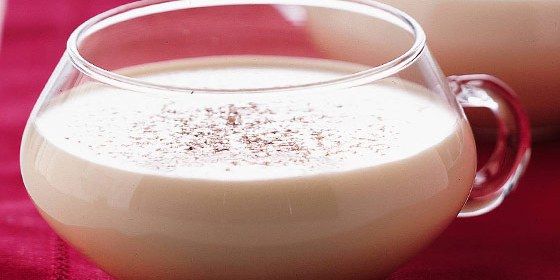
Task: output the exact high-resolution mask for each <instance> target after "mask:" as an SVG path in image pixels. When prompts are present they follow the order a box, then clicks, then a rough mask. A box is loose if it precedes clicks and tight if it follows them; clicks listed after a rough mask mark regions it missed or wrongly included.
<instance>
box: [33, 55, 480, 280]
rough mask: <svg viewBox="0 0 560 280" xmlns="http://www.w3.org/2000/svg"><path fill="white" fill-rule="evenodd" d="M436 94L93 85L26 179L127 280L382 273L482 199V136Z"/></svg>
mask: <svg viewBox="0 0 560 280" xmlns="http://www.w3.org/2000/svg"><path fill="white" fill-rule="evenodd" d="M356 67H357V66H355V65H350V64H342V63H339V62H332V61H320V60H312V59H285V58H283V59H280V58H275V59H272V58H268V59H267V58H264V57H225V58H207V59H192V60H183V61H175V62H167V63H159V64H154V65H144V66H141V67H137V68H135V69H129V70H128V73H129V74H130V75H135V76H137V77H138V78H142V79H145V80H148V81H151V82H157V83H162V84H167V85H175V86H181V85H183V86H185V85H190V86H193V87H204V86H211V87H212V88H256V87H261V86H270V85H271V83H272V84H274V85H275V86H287V85H290V84H301V83H305V82H313V81H320V80H326V79H330V78H335V77H339V76H340V75H341V74H347V73H350V72H352V71H355V70H356ZM433 95H434V94H431V93H429V92H428V91H427V90H426V89H424V88H422V87H420V86H418V85H414V84H412V83H409V82H406V81H404V80H400V79H396V78H390V79H386V80H384V81H381V82H378V83H376V84H371V85H368V86H365V87H356V88H351V89H344V90H343V92H341V90H337V91H325V90H317V91H316V92H306V93H297V92H293V93H287V92H284V93H261V94H259V93H257V94H255V93H252V94H247V93H239V94H233V95H232V94H228V95H226V94H217V95H212V94H199V93H193V94H188V93H187V94H185V93H169V94H165V93H154V94H147V93H137V92H129V91H124V90H118V89H115V88H105V87H102V86H99V85H94V84H86V85H83V86H80V87H77V88H75V89H74V90H72V91H69V92H65V93H62V94H60V96H58V97H56V98H54V99H53V102H52V103H51V104H49V105H48V106H46V109H45V110H43V111H41V112H38V116H37V118H35V119H34V122H33V123H32V124H30V125H29V126H28V128H27V130H26V132H25V135H24V143H23V153H22V172H23V175H24V178H25V184H26V186H27V188H28V191H29V193H30V195H31V196H32V198H33V200H34V201H35V203H36V204H37V206H38V208H39V209H40V211H41V213H42V215H43V216H44V217H45V218H46V220H47V221H48V222H49V224H50V225H51V226H52V227H53V228H54V229H55V230H56V231H57V232H58V233H59V234H60V235H61V236H63V237H64V238H65V239H66V240H68V241H70V242H71V243H72V244H74V245H75V246H76V247H77V248H78V249H79V250H80V251H82V252H83V253H85V254H86V255H87V256H89V257H90V258H92V259H93V260H94V261H95V262H96V263H98V264H99V265H100V266H101V267H102V268H103V269H105V270H106V271H108V272H109V273H111V274H113V275H115V276H117V277H120V278H128V279H133V278H134V279H142V278H146V279H147V278H153V279H156V278H159V279H161V278H191V279H202V278H204V279H220V278H227V279H231V278H238V279H255V278H266V279H283V278H317V279H325V278H327V279H328V278H337V277H338V278H341V277H342V278H370V279H371V278H378V277H382V276H385V275H387V273H389V272H390V271H391V270H393V269H394V268H395V267H396V266H398V265H399V264H401V263H403V262H404V261H406V260H407V259H408V258H409V257H411V256H412V255H414V254H415V253H417V252H418V251H419V250H420V249H422V248H423V247H425V246H426V245H427V244H428V243H429V242H430V241H431V240H432V239H433V238H434V237H435V236H436V235H437V234H438V233H439V232H441V231H442V230H443V228H445V226H447V224H448V223H449V222H450V221H451V220H452V219H453V218H455V217H456V215H457V213H458V211H459V210H460V209H461V207H462V205H463V203H464V201H465V200H466V197H467V196H468V193H469V191H470V187H471V184H472V181H473V177H474V171H475V165H476V163H475V161H476V155H475V148H474V143H473V139H472V135H471V132H470V129H469V128H468V125H467V124H466V123H465V122H463V121H462V120H461V119H460V118H459V117H458V116H457V115H456V114H455V113H453V112H452V111H451V110H450V109H448V107H446V106H445V105H443V103H441V102H440V101H437V100H438V99H436V98H434V97H431V96H433Z"/></svg>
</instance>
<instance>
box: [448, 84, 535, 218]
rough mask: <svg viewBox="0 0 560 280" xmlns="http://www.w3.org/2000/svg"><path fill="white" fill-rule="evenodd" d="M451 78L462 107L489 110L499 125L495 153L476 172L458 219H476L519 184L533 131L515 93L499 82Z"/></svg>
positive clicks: (498, 203) (529, 152)
mask: <svg viewBox="0 0 560 280" xmlns="http://www.w3.org/2000/svg"><path fill="white" fill-rule="evenodd" d="M448 79H449V82H450V85H451V89H452V91H453V92H454V93H455V94H456V95H457V100H458V101H459V104H461V106H463V107H464V108H486V109H489V110H490V111H492V113H493V114H494V116H495V118H496V121H497V125H498V128H497V129H498V133H497V139H496V146H495V147H494V151H493V153H492V155H491V156H490V158H489V159H488V161H487V163H486V164H485V165H484V166H483V167H482V168H481V169H480V170H479V171H478V172H477V174H476V177H475V181H474V185H473V188H472V191H471V194H470V196H469V199H468V201H467V202H466V204H465V206H464V207H463V209H462V210H461V213H459V217H473V216H478V215H482V214H485V213H487V212H489V211H491V210H493V209H494V208H496V207H497V206H498V205H500V203H501V202H502V201H503V199H504V198H505V197H506V196H507V195H508V193H509V192H510V191H511V190H513V189H514V188H515V186H516V185H517V183H518V180H519V177H520V176H521V174H522V173H523V172H524V171H525V167H526V166H527V163H528V162H529V158H530V156H531V129H530V125H529V118H528V117H527V114H526V113H525V111H524V110H523V108H522V106H521V103H520V101H519V99H518V98H517V96H516V94H515V92H514V90H513V89H512V88H510V87H509V86H508V85H507V84H506V83H504V82H503V81H501V80H500V79H498V78H496V77H493V76H490V75H484V74H475V75H463V76H451V77H448ZM511 117H513V118H511Z"/></svg>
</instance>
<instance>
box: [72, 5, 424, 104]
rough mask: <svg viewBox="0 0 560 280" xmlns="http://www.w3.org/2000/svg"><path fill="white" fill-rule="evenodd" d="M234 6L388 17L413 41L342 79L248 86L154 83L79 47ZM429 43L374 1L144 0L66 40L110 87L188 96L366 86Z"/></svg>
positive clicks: (412, 23)
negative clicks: (164, 19) (166, 19)
mask: <svg viewBox="0 0 560 280" xmlns="http://www.w3.org/2000/svg"><path fill="white" fill-rule="evenodd" d="M232 5H293V6H311V7H319V8H330V9H336V10H342V11H348V12H353V13H358V14H362V15H366V16H371V17H375V18H378V19H381V20H385V21H387V22H390V23H392V24H394V25H397V26H399V27H401V28H403V29H405V30H406V31H408V32H409V33H411V34H412V35H413V37H414V42H413V44H412V46H411V47H410V49H408V50H407V51H406V52H404V53H403V54H401V55H400V56H398V57H396V58H394V59H392V60H390V61H388V62H386V63H384V64H381V65H378V66H374V67H369V68H368V69H366V70H363V71H360V72H356V73H353V74H348V75H344V76H341V77H339V78H335V79H330V80H325V81H321V82H315V83H307V84H301V85H295V86H285V87H266V88H249V89H246V88H239V89H220V88H191V87H174V86H166V85H161V84H156V83H150V82H147V81H143V80H140V79H136V78H132V77H128V76H124V75H121V74H118V73H116V72H113V71H110V70H106V69H103V68H101V67H99V66H97V65H95V64H94V63H92V62H90V61H88V60H87V59H86V58H84V57H83V56H82V55H81V54H80V52H79V50H78V46H79V44H80V40H81V39H82V38H85V37H87V36H88V35H89V34H92V33H94V32H97V31H99V30H102V29H104V28H105V27H108V26H111V25H112V24H115V23H119V22H122V21H126V20H130V19H134V18H138V17H143V16H148V15H152V14H157V13H163V12H169V11H174V10H179V9H188V8H199V7H213V6H232ZM425 46H426V34H425V33H424V30H423V29H422V27H421V26H420V24H419V23H418V22H417V21H416V20H415V19H413V18H412V17H411V16H409V15H408V14H406V13H405V12H403V11H401V10H399V9H397V8H394V7H392V6H389V5H386V4H383V3H380V2H377V1H373V0H321V1H316V0H142V1H137V2H133V3H130V4H125V5H122V6H119V7H117V8H114V9H111V10H108V11H106V12H104V13H101V14H99V15H97V16H95V17H92V18H91V19H89V20H87V21H86V22H84V23H83V24H81V25H80V26H79V27H78V28H76V30H74V32H72V34H71V35H70V37H69V39H68V42H67V53H68V56H69V58H70V61H71V62H72V64H73V65H74V66H75V67H76V68H77V69H78V70H79V71H80V72H82V73H83V74H84V75H86V76H89V77H90V78H92V79H93V80H96V81H98V82H101V83H104V84H107V85H110V86H115V87H118V88H122V89H126V90H133V91H140V92H150V93H153V92H154V91H163V92H181V93H189V94H193V93H197V94H198V93H221V94H223V93H264V92H286V91H302V90H303V91H306V90H311V89H317V88H322V89H336V88H348V87H353V86H359V85H364V84H367V83H372V82H375V81H377V80H380V79H383V78H386V77H389V76H391V75H394V74H396V73H398V72H400V71H401V70H403V69H405V68H406V67H408V66H409V65H411V64H412V63H414V62H415V61H416V60H417V58H418V57H419V56H420V55H421V54H422V52H423V51H424V48H425Z"/></svg>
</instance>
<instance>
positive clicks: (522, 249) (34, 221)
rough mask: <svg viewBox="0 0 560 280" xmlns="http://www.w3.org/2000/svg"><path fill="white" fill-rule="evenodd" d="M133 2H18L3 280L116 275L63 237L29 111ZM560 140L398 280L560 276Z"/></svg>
mask: <svg viewBox="0 0 560 280" xmlns="http://www.w3.org/2000/svg"><path fill="white" fill-rule="evenodd" d="M125 2H127V1H126V0H89V1H85V0H83V1H82V0H80V1H78V0H11V2H10V3H9V7H8V15H7V22H6V29H5V31H6V32H5V34H4V35H5V37H4V41H3V48H2V50H1V53H0V187H1V189H0V279H110V277H109V276H107V275H106V274H105V273H104V272H103V271H101V270H100V269H98V268H96V267H95V266H94V265H93V264H91V263H90V262H88V261H87V260H85V259H84V258H83V257H82V256H80V255H79V254H78V253H76V252H75V251H74V250H72V249H71V248H69V247H68V246H67V245H66V244H65V243H64V242H62V241H60V239H58V238H57V237H56V235H55V234H54V233H53V232H52V231H51V230H50V229H49V227H48V226H47V225H46V223H45V222H44V221H43V220H42V219H41V217H40V216H39V215H38V213H37V212H36V210H35V208H34V207H33V204H32V202H31V201H30V200H29V198H28V196H27V194H26V192H25V189H24V187H23V183H22V180H21V176H20V173H19V164H18V154H19V143H20V136H21V133H22V131H23V128H24V125H25V121H26V119H27V116H28V114H29V112H30V110H31V108H32V106H33V104H34V102H35V100H36V99H37V97H38V95H39V93H40V91H41V89H42V87H43V85H44V84H45V82H46V80H47V78H48V77H49V75H50V73H51V71H52V70H53V68H54V66H55V64H56V63H57V61H58V59H59V57H60V55H61V53H62V52H63V50H64V47H65V42H66V38H67V37H68V35H69V34H70V32H71V31H72V30H73V29H74V28H75V27H76V26H77V25H78V24H79V23H81V22H82V21H84V20H85V19H87V18H89V17H91V16H92V15H95V14H96V13H99V12H100V11H103V10H106V9H108V8H110V7H113V6H116V5H119V4H122V3H125ZM559 144H560V143H545V144H539V145H538V146H536V147H535V148H534V155H533V160H532V162H531V165H530V167H529V169H528V171H527V174H526V176H525V177H524V178H523V179H522V183H521V185H520V186H519V188H518V190H517V191H515V192H514V193H513V194H512V195H511V196H510V197H508V199H507V200H506V202H505V203H504V204H503V205H502V206H501V207H500V208H498V209H497V210H495V211H494V212H492V213H490V214H487V215H485V216H483V217H478V218H471V219H462V220H459V219H458V220H457V221H455V222H454V223H453V224H452V225H451V226H450V227H449V229H448V230H447V231H446V232H445V233H444V234H443V235H442V236H441V237H440V238H439V239H438V240H437V241H436V242H435V243H434V244H433V245H432V246H431V247H430V248H428V249H427V250H425V251H424V252H423V253H422V254H420V255H418V256H417V257H416V258H415V259H414V260H412V261H411V262H409V263H408V264H407V265H405V266H403V267H402V268H401V269H400V270H399V271H397V272H396V273H394V274H393V276H392V278H393V279H442V278H443V279H560V218H559V216H560V215H559V212H560V188H559V187H560V176H559V175H560V174H559V173H560V172H559V171H560V169H559V168H558V164H557V161H558V160H560V145H559Z"/></svg>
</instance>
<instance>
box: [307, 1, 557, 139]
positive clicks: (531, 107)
mask: <svg viewBox="0 0 560 280" xmlns="http://www.w3.org/2000/svg"><path fill="white" fill-rule="evenodd" d="M381 2H383V3H387V4H389V5H392V6H394V7H397V8H399V9H401V10H403V11H405V12H406V13H408V14H410V15H411V16H412V17H413V18H414V19H416V20H417V21H418V22H419V23H420V25H421V26H422V28H423V29H424V30H425V31H426V33H427V36H428V45H429V47H430V50H431V51H432V53H433V55H434V56H435V57H436V59H437V61H438V63H439V65H440V66H441V68H442V70H443V71H444V73H445V74H447V75H461V74H466V73H485V74H490V75H494V76H496V77H498V78H500V79H502V80H504V81H505V82H506V83H508V84H509V85H510V86H511V87H512V88H513V89H515V90H516V92H517V94H518V95H519V97H520V99H521V101H522V103H523V105H524V107H525V109H526V110H527V111H528V113H529V116H530V118H531V122H532V126H533V128H534V130H533V131H534V135H535V137H536V138H537V139H550V138H552V137H555V138H557V137H560V111H559V110H557V108H558V107H559V106H560V79H559V78H558V75H559V73H560V63H559V61H560V28H559V27H558V26H560V17H559V16H558V15H559V14H560V1H555V0H524V1H505V0H476V1H473V0H431V1H409V0H385V1H381ZM310 18H311V19H310V20H311V21H314V22H316V30H311V32H310V33H311V34H312V35H313V34H319V36H314V35H313V36H314V37H315V38H316V40H317V41H318V44H319V45H320V46H322V47H323V48H325V49H327V51H328V52H330V53H331V54H332V55H333V56H334V57H340V56H343V57H347V56H353V59H352V61H364V60H366V58H367V57H368V56H375V55H376V53H377V52H376V51H377V50H373V51H371V52H364V53H359V52H357V51H354V52H353V51H348V49H349V48H348V46H346V45H341V43H331V41H334V40H340V39H339V38H337V37H336V36H329V35H328V34H329V32H330V33H333V32H334V33H336V34H339V33H344V34H346V35H343V36H346V37H348V38H347V39H346V41H348V42H354V41H357V39H355V38H360V39H361V41H360V42H362V43H364V44H366V43H376V44H377V45H380V44H379V43H377V42H378V41H380V40H383V38H382V37H380V36H378V35H371V36H367V34H368V33H367V32H368V30H367V29H366V28H359V27H356V26H360V25H363V26H364V27H365V26H370V25H366V24H368V21H366V20H363V22H360V21H361V20H353V21H344V20H342V19H338V20H337V22H336V24H335V23H332V19H337V17H336V15H335V13H334V12H330V13H329V12H321V13H318V12H317V13H316V14H315V13H311V14H310ZM338 18H340V17H338ZM326 26H328V29H326V28H325V27H326ZM325 30H328V31H325ZM336 30H339V31H336ZM370 33H375V34H383V33H380V32H378V31H377V30H376V32H370ZM368 38H369V39H368ZM337 45H340V46H339V47H337V48H335V47H336V46H337ZM381 46H383V45H381ZM408 46H409V43H408V42H404V43H403V46H401V48H400V49H406V48H407V47H408ZM384 52H388V51H387V50H383V51H380V53H384ZM397 53H398V52H397ZM472 117H473V119H472V120H471V121H473V123H474V124H476V125H477V126H478V125H480V126H489V125H490V124H493V123H494V121H493V120H492V119H491V118H489V119H485V120H477V116H476V115H474V116H472Z"/></svg>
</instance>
